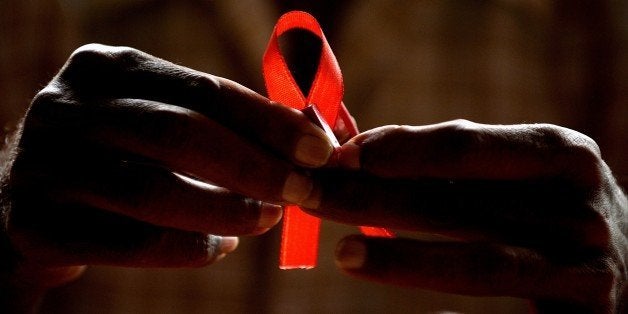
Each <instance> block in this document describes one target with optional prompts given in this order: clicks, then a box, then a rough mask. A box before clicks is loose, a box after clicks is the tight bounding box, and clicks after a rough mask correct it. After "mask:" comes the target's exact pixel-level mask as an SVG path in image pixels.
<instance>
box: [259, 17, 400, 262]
mask: <svg viewBox="0 0 628 314" xmlns="http://www.w3.org/2000/svg"><path fill="white" fill-rule="evenodd" d="M295 28H298V29H303V30H307V31H309V32H311V33H313V34H314V35H316V36H318V37H319V38H320V40H321V43H322V50H321V54H320V60H319V63H318V69H317V71H316V74H315V75H314V80H313V82H312V86H311V88H310V92H309V94H308V95H307V97H305V96H304V95H303V93H302V92H301V89H300V88H299V86H298V85H297V83H296V81H295V80H294V78H293V77H292V74H291V73H290V70H289V68H288V65H287V64H286V61H285V59H284V58H283V56H282V54H281V51H280V49H279V40H278V38H279V36H281V35H282V34H283V33H285V32H286V31H288V30H291V29H295ZM263 70H264V80H265V82H266V90H267V91H268V96H269V98H270V99H272V100H274V101H277V102H279V103H282V104H284V105H286V106H289V107H292V108H295V109H303V108H305V107H306V106H307V105H308V104H314V106H316V107H317V108H318V111H319V112H320V113H321V114H322V116H323V118H324V120H325V122H326V123H327V124H328V125H329V126H330V127H331V128H332V129H333V128H334V125H335V124H336V119H337V118H340V119H341V120H342V121H343V122H344V124H345V126H347V128H348V129H349V130H350V131H351V133H352V135H357V134H358V129H357V127H356V125H355V123H354V122H353V120H352V119H351V115H350V114H349V112H348V111H347V108H346V107H345V106H344V104H343V103H342V97H343V93H344V88H343V83H342V74H341V73H340V67H339V66H338V62H337V61H336V57H335V56H334V54H333V52H332V51H331V48H330V47H329V44H328V43H327V40H326V39H325V35H324V34H323V31H322V29H321V27H320V25H319V24H318V22H317V21H316V19H315V18H314V17H313V16H311V15H310V14H308V13H306V12H301V11H291V12H288V13H286V14H284V15H282V16H281V17H280V18H279V20H278V21H277V24H276V25H275V29H274V30H273V34H272V35H271V37H270V41H269V43H268V48H266V53H265V54H264V60H263ZM283 219H284V221H283V233H282V238H281V253H280V258H279V267H280V268H282V269H294V268H313V267H314V266H316V259H317V252H318V238H319V233H320V224H321V221H320V219H319V218H316V217H314V216H310V215H308V214H306V213H305V212H303V210H302V209H301V208H299V207H298V206H296V205H288V206H286V208H285V210H284V218H283ZM360 230H361V231H362V233H364V234H366V235H369V236H384V237H392V236H393V234H392V233H391V232H390V231H388V230H386V229H383V228H376V227H360Z"/></svg>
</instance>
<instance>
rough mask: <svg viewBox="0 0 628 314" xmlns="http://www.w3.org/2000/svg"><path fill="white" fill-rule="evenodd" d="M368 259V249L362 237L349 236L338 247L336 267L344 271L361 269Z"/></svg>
mask: <svg viewBox="0 0 628 314" xmlns="http://www.w3.org/2000/svg"><path fill="white" fill-rule="evenodd" d="M366 257H367V247H366V243H365V242H364V240H363V238H362V237H359V236H349V237H346V238H344V239H342V240H341V241H340V242H339V243H338V246H337V247H336V260H335V262H336V266H338V268H341V269H344V270H356V269H361V268H362V267H363V266H364V264H365V262H366Z"/></svg>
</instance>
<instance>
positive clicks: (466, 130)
mask: <svg viewBox="0 0 628 314" xmlns="http://www.w3.org/2000/svg"><path fill="white" fill-rule="evenodd" d="M433 135H434V136H433V137H432V141H433V142H432V145H430V146H431V147H432V148H433V154H432V156H434V157H435V158H436V159H437V160H435V161H438V160H444V159H448V160H444V161H446V162H451V161H456V160H451V159H458V158H462V157H463V156H466V154H467V153H468V152H469V151H470V150H472V149H473V148H474V147H477V146H478V145H479V144H480V143H482V142H483V141H484V133H483V132H482V131H481V129H480V128H477V127H475V124H474V123H473V122H471V121H468V120H463V119H459V120H454V121H450V122H447V123H443V124H442V126H441V127H439V128H438V129H437V130H435V132H434V134H433Z"/></svg>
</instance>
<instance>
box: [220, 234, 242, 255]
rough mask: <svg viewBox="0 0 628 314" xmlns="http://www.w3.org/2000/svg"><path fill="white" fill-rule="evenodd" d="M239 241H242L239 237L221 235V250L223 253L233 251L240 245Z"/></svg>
mask: <svg viewBox="0 0 628 314" xmlns="http://www.w3.org/2000/svg"><path fill="white" fill-rule="evenodd" d="M238 243H240V240H239V239H238V237H221V239H220V245H219V250H220V252H222V254H226V253H231V252H233V251H235V249H236V248H237V247H238ZM219 256H220V255H219Z"/></svg>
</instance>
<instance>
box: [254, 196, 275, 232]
mask: <svg viewBox="0 0 628 314" xmlns="http://www.w3.org/2000/svg"><path fill="white" fill-rule="evenodd" d="M282 217H283V208H282V207H281V206H279V205H274V204H269V203H262V205H261V210H260V216H259V220H258V221H257V226H256V227H255V229H254V230H253V232H251V234H252V235H260V234H263V233H265V232H266V231H268V230H270V229H271V228H272V227H274V226H275V225H276V224H277V223H278V222H279V221H280V220H281V218H282Z"/></svg>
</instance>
